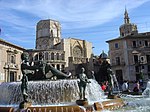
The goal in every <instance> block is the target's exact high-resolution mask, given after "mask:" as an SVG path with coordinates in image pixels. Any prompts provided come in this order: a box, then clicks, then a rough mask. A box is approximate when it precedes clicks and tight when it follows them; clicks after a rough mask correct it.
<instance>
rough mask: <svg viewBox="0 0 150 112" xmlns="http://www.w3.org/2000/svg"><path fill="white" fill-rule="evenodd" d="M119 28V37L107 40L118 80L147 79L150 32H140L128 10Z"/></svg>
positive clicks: (149, 59) (149, 56)
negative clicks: (131, 19) (132, 21)
mask: <svg viewBox="0 0 150 112" xmlns="http://www.w3.org/2000/svg"><path fill="white" fill-rule="evenodd" d="M119 30H120V36H119V37H118V38H115V39H112V40H108V41H106V42H107V43H108V44H109V58H110V63H111V66H112V69H113V71H114V72H115V74H116V77H117V79H118V81H120V82H122V81H123V80H128V81H131V82H132V81H135V80H140V79H143V80H145V81H146V80H147V79H148V78H150V32H145V33H138V30H137V26H136V25H135V24H132V23H130V20H129V16H128V12H127V10H125V14H124V24H123V25H121V26H120V28H119Z"/></svg>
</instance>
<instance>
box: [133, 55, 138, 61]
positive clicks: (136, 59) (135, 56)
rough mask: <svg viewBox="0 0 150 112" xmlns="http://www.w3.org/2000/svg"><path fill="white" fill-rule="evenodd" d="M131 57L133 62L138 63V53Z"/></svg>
mask: <svg viewBox="0 0 150 112" xmlns="http://www.w3.org/2000/svg"><path fill="white" fill-rule="evenodd" d="M133 58H134V63H138V61H139V60H138V55H134V56H133Z"/></svg>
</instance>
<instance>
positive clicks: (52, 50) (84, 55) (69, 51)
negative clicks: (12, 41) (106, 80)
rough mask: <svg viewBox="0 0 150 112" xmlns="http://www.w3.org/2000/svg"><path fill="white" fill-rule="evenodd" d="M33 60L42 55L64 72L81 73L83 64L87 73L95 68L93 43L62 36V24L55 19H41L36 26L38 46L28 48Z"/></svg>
mask: <svg viewBox="0 0 150 112" xmlns="http://www.w3.org/2000/svg"><path fill="white" fill-rule="evenodd" d="M26 51H27V52H28V53H29V54H30V57H31V58H32V59H31V60H32V61H34V62H36V61H37V60H39V57H40V55H41V54H42V55H43V60H44V61H46V62H47V63H51V64H52V65H53V66H54V67H55V68H56V69H58V70H60V71H63V72H66V73H67V72H71V73H72V74H73V75H76V74H79V72H80V71H79V70H80V68H81V66H83V67H85V69H86V71H87V74H90V72H89V71H91V70H92V69H93V64H92V43H90V42H88V41H86V40H81V39H75V38H64V39H62V37H61V25H60V23H59V22H58V21H55V20H51V19H48V20H41V21H39V22H38V23H37V26H36V47H35V49H28V50H26Z"/></svg>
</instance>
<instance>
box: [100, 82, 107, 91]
mask: <svg viewBox="0 0 150 112" xmlns="http://www.w3.org/2000/svg"><path fill="white" fill-rule="evenodd" d="M101 88H102V90H103V91H106V85H105V83H104V82H102V86H101Z"/></svg>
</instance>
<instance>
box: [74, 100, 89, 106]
mask: <svg viewBox="0 0 150 112" xmlns="http://www.w3.org/2000/svg"><path fill="white" fill-rule="evenodd" d="M76 104H78V105H80V106H88V101H87V100H77V101H76Z"/></svg>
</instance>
